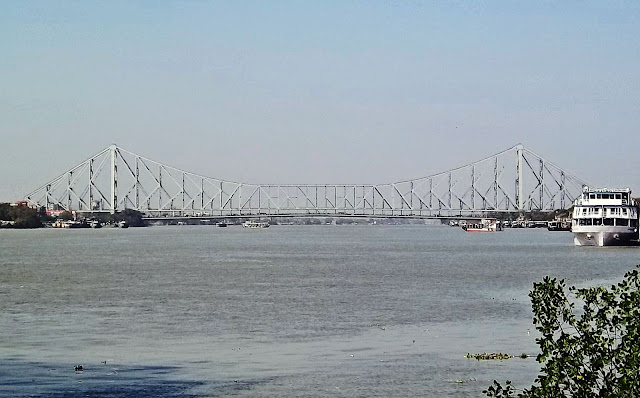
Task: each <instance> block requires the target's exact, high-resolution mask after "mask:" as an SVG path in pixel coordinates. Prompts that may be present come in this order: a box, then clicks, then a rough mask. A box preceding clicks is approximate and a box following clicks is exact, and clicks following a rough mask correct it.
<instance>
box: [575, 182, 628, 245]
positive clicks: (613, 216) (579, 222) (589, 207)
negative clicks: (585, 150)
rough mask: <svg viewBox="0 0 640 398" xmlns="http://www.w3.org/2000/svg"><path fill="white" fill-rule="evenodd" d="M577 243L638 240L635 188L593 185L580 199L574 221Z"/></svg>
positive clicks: (622, 243)
mask: <svg viewBox="0 0 640 398" xmlns="http://www.w3.org/2000/svg"><path fill="white" fill-rule="evenodd" d="M571 230H572V231H573V234H574V238H573V241H574V243H575V245H576V246H615V245H631V244H636V243H637V240H638V208H637V207H636V203H635V201H634V200H633V198H632V197H631V189H629V188H624V189H609V188H601V189H589V188H588V187H584V188H583V190H582V195H581V196H580V197H579V198H578V199H576V201H575V202H574V208H573V217H572V222H571Z"/></svg>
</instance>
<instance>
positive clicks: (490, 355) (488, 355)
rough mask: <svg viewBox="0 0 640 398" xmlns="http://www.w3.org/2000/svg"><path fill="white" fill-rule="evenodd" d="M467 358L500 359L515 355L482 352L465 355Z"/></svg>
mask: <svg viewBox="0 0 640 398" xmlns="http://www.w3.org/2000/svg"><path fill="white" fill-rule="evenodd" d="M464 357H465V358H469V359H471V358H475V359H477V360H478V361H489V360H500V361H502V360H503V359H509V358H513V355H509V354H503V353H501V352H491V353H489V352H483V353H482V354H470V353H467V355H465V356H464Z"/></svg>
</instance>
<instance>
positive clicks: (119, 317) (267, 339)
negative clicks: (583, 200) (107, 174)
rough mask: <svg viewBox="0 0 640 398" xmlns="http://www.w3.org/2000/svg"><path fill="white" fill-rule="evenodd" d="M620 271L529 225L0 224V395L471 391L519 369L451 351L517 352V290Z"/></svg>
mask: <svg viewBox="0 0 640 398" xmlns="http://www.w3.org/2000/svg"><path fill="white" fill-rule="evenodd" d="M638 263H640V249H638V248H589V247H574V246H573V244H572V235H571V233H568V232H548V231H546V230H540V229H535V230H522V229H514V230H506V231H503V232H499V233H492V234H471V233H465V232H463V231H462V230H461V229H459V228H450V227H445V226H423V225H412V226H380V225H375V226H373V225H370V226H272V227H271V228H269V229H262V230H248V229H243V228H240V227H233V226H231V227H229V228H216V227H213V226H166V227H150V228H129V229H110V228H102V229H96V230H91V229H89V230H87V229H83V230H54V229H41V230H32V231H10V230H0V396H1V397H20V398H21V397H51V398H54V397H55V398H62V397H78V398H79V397H103V398H106V397H109V398H115V397H160V398H162V397H226V396H234V397H256V396H258V397H267V396H278V397H328V396H330V397H481V396H483V395H482V390H483V389H485V388H486V387H487V386H489V385H490V384H491V381H492V380H493V379H498V380H503V381H504V380H507V379H509V380H513V381H514V384H515V385H517V386H521V387H525V386H529V385H530V384H531V383H532V382H533V380H534V379H535V377H536V375H537V371H538V369H539V365H538V364H537V363H536V362H535V360H534V359H533V358H529V359H526V360H523V359H519V358H513V359H510V360H506V361H476V360H472V359H467V358H464V355H465V354H466V353H467V352H471V353H480V352H504V353H509V354H512V355H516V356H517V355H519V354H520V353H529V354H533V355H534V356H535V354H536V353H537V346H536V344H535V337H536V333H535V330H534V329H533V326H532V325H531V312H530V303H529V299H528V296H527V295H528V292H529V290H530V289H531V287H532V283H533V282H534V281H538V280H541V279H542V278H543V277H544V276H545V275H551V276H557V277H561V278H565V279H566V280H567V283H568V284H570V285H579V286H589V285H594V284H610V283H613V282H615V281H617V280H620V279H621V278H622V276H623V274H624V272H625V271H627V270H630V269H632V268H633V267H634V266H635V265H636V264H638ZM75 365H82V366H83V371H82V372H75V371H74V366H75Z"/></svg>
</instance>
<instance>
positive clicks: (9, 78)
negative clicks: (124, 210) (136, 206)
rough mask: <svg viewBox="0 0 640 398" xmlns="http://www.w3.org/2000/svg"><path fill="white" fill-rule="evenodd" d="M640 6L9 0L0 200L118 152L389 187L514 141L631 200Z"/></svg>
mask: <svg viewBox="0 0 640 398" xmlns="http://www.w3.org/2000/svg"><path fill="white" fill-rule="evenodd" d="M638 38H640V2H636V1H598V2H589V1H586V2H585V1H542V2H533V1H532V2H522V1H490V2H489V1H487V2H484V1H400V0H398V1H376V0H371V1H303V0H301V1H176V2H170V1H151V0H149V1H102V2H98V1H90V2H86V1H5V2H2V4H1V5H0V139H1V142H2V146H1V150H0V201H8V200H16V199H20V198H21V197H22V196H23V195H24V194H26V193H28V192H29V191H31V190H32V189H35V188H37V187H39V186H40V185H42V184H44V183H45V182H47V181H48V180H50V179H51V178H53V177H55V176H57V175H58V174H60V173H62V172H64V171H65V170H67V169H68V168H70V167H72V166H74V165H76V164H77V163H80V162H81V161H83V160H85V159H86V158H88V157H90V156H91V155H92V154H94V153H96V152H98V151H100V150H101V149H103V148H105V147H107V146H108V145H110V144H111V143H116V144H118V145H120V146H121V147H124V148H126V149H128V150H130V151H132V152H135V153H138V154H140V155H143V156H146V157H149V158H152V159H154V160H158V161H161V162H163V163H166V164H169V165H172V166H176V167H179V168H182V169H186V170H189V171H193V172H196V173H199V174H204V175H208V176H211V177H219V178H225V179H230V180H234V181H242V182H255V183H260V182H275V183H385V182H392V181H397V180H404V179H408V178H413V177H421V176H425V175H429V174H433V173H435V172H440V171H445V170H448V169H450V168H453V167H456V166H460V165H462V164H466V163H469V162H471V161H473V160H477V159H480V158H483V157H485V156H488V155H491V154H493V153H496V152H499V151H501V150H503V149H506V148H509V147H511V146H513V145H515V144H517V143H523V144H524V145H525V147H527V148H529V149H531V150H533V151H534V152H536V153H538V154H540V155H542V156H544V157H546V158H548V159H550V160H552V161H554V162H555V163H556V164H558V165H560V166H562V167H563V168H565V169H566V170H568V171H570V172H572V173H574V174H576V175H578V176H580V177H582V178H584V179H586V180H588V181H592V182H594V183H595V184H596V185H608V186H630V187H632V188H633V189H634V191H635V193H636V194H638V195H640V173H639V172H640V158H639V152H638V151H639V148H640V131H639V127H640V73H639V71H640V40H639V39H638Z"/></svg>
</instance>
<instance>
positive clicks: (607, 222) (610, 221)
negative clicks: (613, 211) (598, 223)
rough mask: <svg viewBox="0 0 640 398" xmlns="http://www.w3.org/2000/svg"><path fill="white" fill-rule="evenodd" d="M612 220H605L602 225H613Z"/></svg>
mask: <svg viewBox="0 0 640 398" xmlns="http://www.w3.org/2000/svg"><path fill="white" fill-rule="evenodd" d="M613 220H614V219H613V218H605V219H604V225H613Z"/></svg>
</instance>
